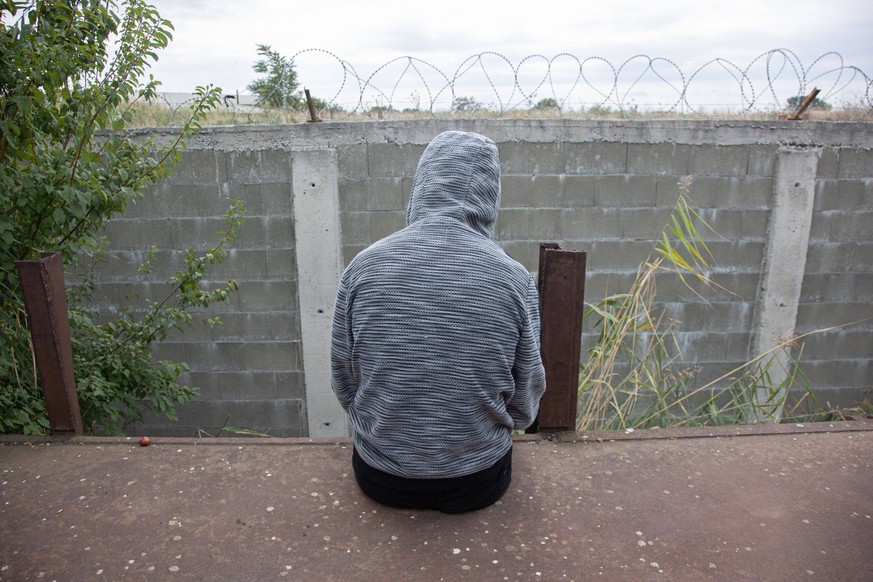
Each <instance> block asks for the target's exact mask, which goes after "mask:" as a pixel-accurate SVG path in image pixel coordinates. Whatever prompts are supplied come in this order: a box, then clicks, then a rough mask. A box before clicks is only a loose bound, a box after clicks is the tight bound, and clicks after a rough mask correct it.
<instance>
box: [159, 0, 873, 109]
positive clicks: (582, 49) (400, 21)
mask: <svg viewBox="0 0 873 582" xmlns="http://www.w3.org/2000/svg"><path fill="white" fill-rule="evenodd" d="M152 3H153V4H155V6H157V8H158V10H159V12H160V13H161V15H162V16H163V17H164V18H167V19H169V20H170V21H172V22H173V25H174V26H175V34H174V40H173V42H172V44H171V45H170V47H169V48H168V49H166V50H165V51H163V52H161V54H160V61H159V62H158V64H157V65H155V66H154V67H153V69H152V72H153V73H154V74H155V77H156V78H158V79H160V80H161V81H162V82H163V90H164V91H174V92H175V91H178V92H190V91H191V90H192V89H193V88H194V87H195V86H197V85H203V84H207V83H212V84H215V85H219V86H221V87H222V88H223V89H224V91H225V92H226V93H235V92H237V91H239V92H240V93H247V92H248V91H247V90H246V86H247V85H248V84H249V83H250V82H251V81H252V80H253V79H255V78H256V77H257V75H256V74H255V73H254V72H253V71H252V64H253V62H254V61H255V60H257V58H258V56H257V52H256V45H258V44H268V45H271V46H272V48H273V49H274V50H276V51H279V52H280V53H282V54H283V55H286V56H292V55H298V56H297V58H296V60H295V65H296V67H297V71H298V74H299V77H300V79H299V80H300V82H301V87H303V86H306V87H308V88H310V89H311V91H312V92H313V93H314V94H316V95H317V96H320V97H322V98H329V97H333V96H334V95H335V94H337V93H338V92H340V87H341V86H342V85H343V80H344V79H343V69H342V66H341V65H340V61H339V60H342V61H345V62H346V63H348V65H350V66H351V67H353V68H354V70H355V72H356V73H357V75H358V76H359V77H361V78H362V79H364V80H366V79H367V78H369V77H370V76H371V75H373V74H374V73H375V72H376V71H377V70H378V69H379V68H380V67H381V66H382V65H386V64H388V63H391V62H392V61H394V60H395V59H398V58H400V57H413V58H414V59H415V61H414V63H415V64H416V65H418V70H419V72H420V73H421V74H422V75H423V76H424V77H425V81H424V82H423V83H422V81H421V80H420V79H417V78H415V75H414V74H413V72H412V71H410V70H409V69H408V68H407V65H408V64H409V60H408V59H401V60H396V61H394V62H393V63H392V64H389V65H388V66H387V67H385V68H384V69H382V70H381V71H379V72H378V74H376V75H375V76H374V77H373V78H372V83H373V85H374V86H375V87H377V88H378V89H379V90H381V91H382V92H383V93H384V94H385V95H390V94H391V92H392V91H393V93H394V95H393V99H394V100H396V101H398V102H399V101H410V100H413V99H414V97H413V94H417V95H418V98H420V99H421V100H422V101H423V103H422V105H424V106H427V101H428V90H430V91H431V98H432V97H433V93H436V92H438V91H439V89H441V88H442V87H443V86H445V80H444V79H443V77H442V76H441V75H440V73H439V72H437V69H438V70H439V71H440V72H441V73H442V75H445V76H447V77H448V78H452V77H453V76H454V75H456V74H457V73H458V72H459V69H460V70H461V71H464V74H463V75H462V78H461V80H459V81H458V82H457V83H456V91H457V92H458V93H459V94H460V95H474V94H475V96H476V97H477V99H478V100H479V101H482V102H487V101H509V100H510V99H512V100H518V97H519V94H518V93H517V92H516V94H515V95H511V90H512V88H513V87H512V78H513V73H512V68H513V67H514V68H516V69H518V75H519V79H520V80H521V83H522V85H524V86H525V91H527V92H530V93H533V92H534V90H535V89H537V85H538V83H539V80H540V79H542V78H543V73H544V71H545V70H546V64H547V60H548V59H552V58H554V57H556V56H557V55H560V54H562V53H569V54H571V55H574V57H575V58H576V59H578V61H579V62H582V61H584V60H585V59H589V58H590V57H600V58H602V59H605V61H601V60H599V59H592V60H589V61H587V62H586V63H585V67H584V68H583V70H584V72H585V73H586V76H587V77H588V78H589V79H590V80H592V85H595V87H593V88H591V87H588V88H586V89H587V90H588V93H589V94H590V93H591V91H593V90H597V91H602V92H603V93H607V92H608V91H610V90H611V88H612V87H611V85H612V82H613V79H614V77H613V74H612V73H611V72H610V70H609V65H611V66H612V67H613V68H615V69H618V68H619V67H620V66H621V65H622V63H624V62H625V61H627V60H628V59H631V58H632V57H634V56H635V55H639V54H642V55H647V56H648V57H652V58H656V57H657V58H663V59H666V61H658V63H657V67H656V68H657V71H658V72H659V73H660V74H662V75H663V76H664V77H665V78H666V82H669V83H672V84H673V86H681V85H682V82H681V77H680V76H679V73H678V72H677V70H676V68H675V67H673V65H672V64H673V63H675V65H676V66H677V67H678V69H679V70H681V74H682V75H683V76H684V77H685V80H686V81H688V78H689V77H691V76H692V75H693V73H694V72H695V71H696V70H697V69H698V68H700V67H701V66H703V65H704V64H706V63H708V62H709V61H711V60H713V59H717V58H721V59H727V60H729V61H730V62H732V63H733V64H734V65H736V66H737V67H739V68H740V69H744V68H746V67H747V66H748V65H749V64H751V63H752V62H753V61H754V60H755V59H756V57H758V56H759V55H761V54H762V53H766V52H767V51H770V50H772V49H789V50H790V51H792V52H793V53H794V54H796V55H797V57H798V59H799V62H800V64H801V65H802V66H803V67H805V68H810V67H811V66H812V65H813V63H814V61H815V60H816V59H817V58H818V57H820V56H821V55H823V54H825V53H828V52H830V51H835V52H837V53H839V54H840V55H841V56H842V58H843V64H844V65H848V66H855V67H858V68H859V69H861V70H862V71H864V73H866V74H867V76H868V77H873V7H871V4H870V1H869V0H769V1H765V0H732V1H730V2H717V3H716V2H706V1H702V0H648V1H633V0H609V1H591V0H589V1H587V2H583V1H580V0H568V1H565V0H552V1H548V2H535V1H534V2H509V1H506V0H504V1H503V2H493V1H487V0H486V1H483V0H441V1H439V2H414V1H410V0H398V1H395V0H387V1H369V2H367V1H361V0H309V1H308V2H306V3H304V2H297V1H290V2H289V1H287V0H249V1H247V2H239V1H231V0H152ZM306 49H321V51H327V52H320V51H310V52H305V53H303V54H298V53H300V52H301V51H304V50H306ZM490 52H494V53H498V54H499V55H500V56H497V55H486V56H485V57H483V58H482V60H481V65H483V66H484V69H485V71H487V73H488V75H489V76H490V77H491V78H492V80H493V81H494V82H495V84H496V85H497V86H498V89H497V93H496V94H494V92H493V90H488V85H489V83H488V79H487V78H486V77H485V75H484V73H483V72H482V67H480V66H479V65H480V62H479V61H475V60H472V61H470V60H468V59H469V58H470V57H474V56H475V55H479V54H482V53H490ZM328 53H330V54H328ZM530 55H543V56H544V57H545V59H542V58H539V57H537V58H532V59H528V60H526V61H525V60H524V59H525V57H528V56H530ZM504 58H505V60H504ZM338 59H339V60H338ZM777 60H778V61H780V62H781V61H782V59H777ZM606 61H608V63H609V64H607V63H606ZM668 61H669V62H668ZM646 62H647V61H645V60H643V59H638V60H636V61H632V62H631V63H629V64H628V65H627V67H626V68H625V70H624V71H623V73H622V75H621V76H620V77H619V84H620V89H621V91H622V92H625V91H630V93H627V95H628V98H630V96H631V94H632V93H633V94H634V97H633V98H635V99H637V100H638V101H646V100H652V101H653V102H654V101H659V100H660V99H665V100H669V95H667V96H666V97H665V96H664V95H663V91H661V94H660V96H658V95H656V91H654V90H647V89H646V88H645V87H646V86H647V85H646V84H647V83H648V86H653V83H655V82H657V83H660V84H661V85H665V82H664V81H659V80H658V79H657V77H656V76H655V75H654V73H653V71H649V72H648V73H647V75H646V76H645V77H644V79H643V80H642V81H643V82H641V83H640V84H639V85H637V86H636V88H634V89H630V87H631V85H632V84H633V80H634V78H635V76H636V75H638V74H639V73H641V72H643V71H644V70H645V64H646ZM425 63H426V64H425ZM522 63H523V64H522ZM429 65H433V67H435V69H430V67H429ZM471 65H472V66H471ZM520 65H521V66H520ZM759 65H760V66H757V67H754V68H753V70H756V71H760V73H757V72H756V73H755V74H756V76H758V77H760V78H766V63H765V61H764V60H761V61H759ZM839 65H840V62H839V60H838V59H837V58H836V57H834V56H829V57H827V58H826V59H823V60H821V61H819V62H818V63H817V64H816V65H815V66H814V67H813V68H812V70H811V71H810V72H809V74H808V76H809V77H812V76H815V74H816V73H818V72H825V71H827V70H830V69H833V68H834V67H838V66H839ZM468 67H469V69H468ZM771 67H775V68H774V69H773V70H777V69H778V68H780V67H781V64H779V63H771ZM790 68H791V67H790V66H789V67H787V68H786V69H785V71H783V73H782V79H783V80H785V79H787V78H789V77H790V78H791V79H796V75H794V74H793V73H792V72H791V71H790ZM578 69H579V63H578V62H577V61H575V60H574V59H571V58H570V57H560V58H558V59H556V60H555V61H554V62H553V63H552V73H553V82H555V83H556V84H557V85H558V86H559V87H558V89H556V96H557V97H558V98H559V99H560V98H561V97H563V94H564V93H566V91H567V90H568V89H567V88H568V87H572V84H568V85H566V86H564V88H563V89H561V88H560V86H561V83H563V82H566V83H571V81H572V79H575V78H576V73H577V72H578ZM404 70H406V71H407V72H406V74H405V75H404V74H403V71H404ZM730 70H732V69H731V67H730V66H728V67H727V68H725V67H719V66H712V65H710V66H708V67H706V68H705V69H704V70H703V71H702V72H701V73H700V74H699V76H698V77H697V78H696V79H697V80H695V81H692V83H690V84H689V88H690V89H691V90H692V91H693V90H694V89H695V85H697V86H698V87H699V91H701V93H703V92H704V91H703V86H704V83H703V80H705V79H712V80H713V81H714V82H715V81H718V82H720V83H721V84H722V85H724V86H725V87H726V88H725V89H724V90H723V91H722V92H721V93H722V94H721V95H718V93H719V91H715V92H714V93H713V92H710V93H708V94H706V95H703V94H701V96H700V99H702V100H703V101H713V100H715V101H718V100H719V99H720V98H723V99H726V100H730V99H731V98H732V97H730V94H734V93H736V94H738V93H739V89H738V83H737V82H736V81H733V80H732V78H731V76H730V74H729V72H730ZM399 79H400V80H401V81H400V83H399V84H398V80H399ZM846 79H847V78H846V77H845V76H844V77H842V80H843V81H845V80H846ZM507 80H508V83H506V82H505V81H507ZM835 80H836V77H835V76H834V75H830V76H827V77H824V78H820V79H818V80H817V82H816V84H817V85H818V86H819V87H822V86H824V90H829V88H830V86H831V85H832V84H833V83H834V82H835ZM792 82H793V84H794V86H796V85H797V82H796V80H793V81H792ZM395 85H397V87H396V88H395ZM755 85H756V86H755V91H757V92H759V93H760V92H761V91H762V90H764V89H766V84H762V85H761V86H760V87H759V86H758V85H759V83H758V81H755ZM358 87H359V85H358V81H357V80H356V79H354V78H350V77H349V76H346V78H345V88H344V90H343V92H341V94H340V95H338V96H337V100H338V101H343V102H345V103H348V102H350V101H353V100H354V99H356V97H357V95H358V94H359V93H360V91H359V89H358ZM668 89H669V87H668ZM809 89H811V87H809ZM865 89H866V87H865V85H864V84H863V82H860V81H856V82H855V83H854V84H853V85H852V86H851V87H849V88H848V89H846V90H844V91H843V93H842V97H849V96H851V95H853V94H859V93H860V94H863V91H864V90H865ZM489 91H490V93H489ZM707 91H709V89H707ZM557 93H561V94H557ZM577 93H578V90H577ZM667 93H669V90H668V91H667ZM536 96H537V97H548V96H551V94H549V89H548V87H547V86H541V87H539V89H538V90H537V91H536ZM858 96H859V97H860V95H858ZM782 97H783V96H780V98H782ZM373 98H374V99H375V98H376V97H373ZM574 98H575V97H574ZM579 98H580V99H583V100H584V99H591V97H590V95H587V96H585V97H579Z"/></svg>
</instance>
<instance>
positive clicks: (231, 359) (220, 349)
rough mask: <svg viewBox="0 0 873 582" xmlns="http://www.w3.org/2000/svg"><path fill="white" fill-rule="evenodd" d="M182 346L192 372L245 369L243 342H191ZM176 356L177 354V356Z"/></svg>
mask: <svg viewBox="0 0 873 582" xmlns="http://www.w3.org/2000/svg"><path fill="white" fill-rule="evenodd" d="M176 345H179V346H180V347H182V346H184V349H185V361H187V362H188V364H189V365H190V366H191V371H192V372H205V371H225V370H246V369H247V368H246V358H245V353H244V347H245V345H246V344H245V343H244V342H209V343H202V342H192V343H185V344H176ZM177 357H178V356H177Z"/></svg>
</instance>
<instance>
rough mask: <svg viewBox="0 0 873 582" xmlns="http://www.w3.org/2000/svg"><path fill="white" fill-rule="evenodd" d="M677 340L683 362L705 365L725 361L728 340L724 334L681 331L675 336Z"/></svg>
mask: <svg viewBox="0 0 873 582" xmlns="http://www.w3.org/2000/svg"><path fill="white" fill-rule="evenodd" d="M675 339H676V344H677V345H678V346H679V348H678V349H679V353H681V354H682V355H681V361H683V362H687V363H692V364H697V365H703V364H707V363H709V362H722V361H724V358H725V354H726V351H727V338H726V337H725V336H724V334H716V333H709V332H698V331H689V332H681V331H680V332H677V333H676V334H675Z"/></svg>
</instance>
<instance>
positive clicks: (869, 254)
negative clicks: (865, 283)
mask: <svg viewBox="0 0 873 582" xmlns="http://www.w3.org/2000/svg"><path fill="white" fill-rule="evenodd" d="M854 269H855V271H861V272H865V273H869V272H871V271H873V243H871V242H859V243H858V244H857V245H856V247H855V262H854Z"/></svg>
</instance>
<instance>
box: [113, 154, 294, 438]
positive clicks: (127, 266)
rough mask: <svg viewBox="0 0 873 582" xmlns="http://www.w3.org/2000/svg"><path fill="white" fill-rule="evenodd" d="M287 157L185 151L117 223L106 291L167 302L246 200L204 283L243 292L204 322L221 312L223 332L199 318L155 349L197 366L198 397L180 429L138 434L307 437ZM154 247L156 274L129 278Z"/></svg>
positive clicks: (148, 424)
mask: <svg viewBox="0 0 873 582" xmlns="http://www.w3.org/2000/svg"><path fill="white" fill-rule="evenodd" d="M292 159H293V158H292V156H291V155H289V153H288V152H287V151H278V150H270V149H266V148H265V149H259V150H234V151H223V150H219V149H201V150H196V149H195V150H191V151H187V152H186V153H185V154H184V155H183V157H182V161H181V163H180V164H179V165H178V166H177V168H176V171H175V172H174V174H173V176H172V177H171V178H170V179H168V180H166V181H165V182H162V183H160V184H157V185H155V186H153V187H152V188H151V190H150V191H149V192H148V193H146V195H145V197H144V198H143V199H142V200H141V201H139V202H138V203H137V204H136V205H134V206H131V207H130V208H128V210H127V211H126V212H125V214H124V216H123V217H121V218H118V219H115V220H113V221H112V222H111V223H110V225H109V228H108V229H107V231H108V232H107V234H108V236H109V238H110V240H111V241H112V252H111V253H110V258H109V259H108V262H107V264H106V274H105V275H104V281H105V282H104V283H103V285H102V287H103V288H104V289H105V288H107V284H108V285H109V286H110V287H111V288H112V289H111V290H112V294H113V296H114V297H115V298H120V297H123V296H124V295H125V294H127V293H130V292H133V293H137V294H139V295H141V296H148V297H149V298H150V299H152V300H160V299H161V298H162V297H163V296H164V295H165V294H166V292H167V288H166V286H165V285H164V284H163V282H164V281H166V278H167V277H168V276H171V275H172V274H173V273H174V272H175V271H176V269H178V268H179V267H180V266H181V265H182V264H183V261H184V255H185V249H187V248H188V247H193V248H195V249H196V250H198V251H200V252H202V251H205V250H206V249H208V248H210V247H212V246H214V245H216V244H217V243H218V241H219V240H220V236H219V234H218V233H219V231H221V230H223V229H224V221H223V220H222V216H223V215H224V214H225V213H226V212H227V211H228V208H229V207H230V203H231V199H232V198H240V199H242V200H243V201H244V203H245V207H246V211H247V216H246V219H245V222H244V223H243V226H242V229H241V231H240V235H239V239H238V240H237V241H236V243H234V244H233V246H232V248H230V249H229V251H228V258H227V260H226V261H225V262H224V263H222V264H220V265H217V266H216V267H214V268H213V269H212V270H210V271H209V274H208V275H207V277H206V280H205V283H206V286H207V287H210V288H214V287H218V286H221V285H223V284H224V283H225V282H226V281H227V280H228V279H231V278H232V279H235V280H236V281H237V282H238V283H239V286H240V287H239V291H238V293H237V294H236V295H235V296H234V298H233V300H232V301H231V302H230V303H222V304H216V305H214V306H213V307H212V308H211V309H209V310H208V313H200V314H198V315H199V316H206V315H209V316H212V315H218V316H219V317H220V319H221V324H220V325H218V326H215V327H209V326H207V325H204V324H203V323H202V322H201V319H199V318H197V317H195V325H194V328H193V329H192V330H187V331H185V332H184V333H178V334H174V335H173V336H172V337H171V338H170V339H168V340H167V341H166V342H163V343H160V344H157V345H156V346H155V349H154V353H155V355H156V356H158V357H160V358H164V359H176V360H183V361H186V362H188V363H189V364H190V367H191V371H190V373H189V374H188V375H187V378H186V381H187V382H189V383H190V384H193V385H195V386H197V387H199V389H200V394H199V396H197V398H196V399H195V401H193V402H192V403H190V404H188V405H186V406H182V407H180V408H179V421H178V422H177V423H170V422H169V421H167V420H166V419H165V418H164V417H152V416H150V417H147V418H146V419H145V423H144V424H145V426H144V427H137V428H136V429H135V430H148V431H149V432H150V433H151V434H155V435H174V436H175V435H179V436H190V435H194V434H197V433H198V431H204V432H203V434H212V435H215V434H217V433H218V431H219V430H220V429H221V427H222V426H225V425H226V426H229V427H242V428H246V429H250V430H255V431H264V432H269V433H270V434H273V435H276V436H304V435H306V434H307V433H308V427H307V418H306V403H305V385H304V372H303V366H302V362H301V330H300V312H299V301H298V281H297V255H296V250H295V224H294V216H293V204H292ZM152 244H155V245H157V246H158V247H159V248H161V249H163V250H161V251H160V252H159V253H158V254H157V256H156V260H155V268H154V271H153V272H152V273H151V274H150V275H149V276H142V275H140V276H137V277H131V275H130V272H131V270H132V269H134V268H135V265H136V264H137V263H138V262H140V261H141V260H142V258H143V256H144V251H145V250H147V249H148V248H149V247H150V246H151V245H152ZM144 291H145V293H144ZM225 434H227V433H225Z"/></svg>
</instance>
